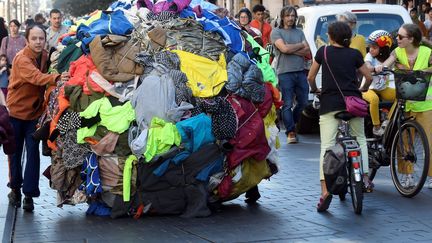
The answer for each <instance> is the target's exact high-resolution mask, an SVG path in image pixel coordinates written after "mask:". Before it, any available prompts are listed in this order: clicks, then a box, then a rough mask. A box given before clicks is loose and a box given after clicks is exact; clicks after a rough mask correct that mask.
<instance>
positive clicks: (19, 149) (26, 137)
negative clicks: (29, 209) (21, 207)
mask: <svg viewBox="0 0 432 243" xmlns="http://www.w3.org/2000/svg"><path fill="white" fill-rule="evenodd" d="M10 122H11V123H12V126H13V129H14V133H15V143H16V152H15V154H13V155H12V156H11V157H10V161H9V173H10V174H9V187H10V188H12V189H16V190H19V189H21V187H22V191H23V193H24V195H25V196H28V197H38V196H39V195H40V191H39V171H40V156H39V140H35V139H33V137H32V134H33V133H34V132H35V130H36V124H37V120H32V121H25V120H21V119H17V118H13V117H11V118H10ZM24 141H25V146H26V152H27V157H26V161H25V169H24V178H23V161H21V158H22V153H23V147H24Z"/></svg>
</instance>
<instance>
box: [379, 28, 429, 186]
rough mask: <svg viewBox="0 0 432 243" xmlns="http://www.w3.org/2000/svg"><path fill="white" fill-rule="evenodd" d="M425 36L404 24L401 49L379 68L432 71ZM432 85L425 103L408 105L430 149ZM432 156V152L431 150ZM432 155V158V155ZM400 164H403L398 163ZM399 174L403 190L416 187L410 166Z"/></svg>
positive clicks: (400, 34) (394, 52) (407, 110)
mask: <svg viewBox="0 0 432 243" xmlns="http://www.w3.org/2000/svg"><path fill="white" fill-rule="evenodd" d="M421 40H422V33H421V30H420V29H419V27H418V26H417V25H415V24H404V25H402V27H400V28H399V31H398V34H397V42H398V47H397V48H396V49H395V50H393V52H392V53H391V54H390V57H389V58H388V59H387V60H386V61H384V62H383V64H382V65H378V66H376V67H375V70H376V71H377V72H381V71H382V69H383V67H390V66H392V65H393V64H395V66H396V69H403V70H423V71H429V72H430V71H432V68H431V67H432V55H431V49H430V48H428V47H426V46H422V45H420V42H421ZM431 84H432V83H430V84H429V88H428V92H427V97H426V100H425V101H407V102H406V108H405V111H406V112H409V116H412V117H415V119H416V121H417V122H418V123H419V124H420V125H421V126H422V127H423V129H424V130H425V131H426V136H427V139H428V142H429V145H431V144H432V132H431V131H432V87H431ZM430 151H431V153H432V150H430ZM431 155H432V154H431ZM398 163H403V162H402V161H401V162H398ZM398 170H400V171H399V173H401V174H404V176H403V178H402V179H401V184H402V185H403V186H406V187H408V186H410V185H411V184H413V183H414V179H413V177H412V173H413V171H412V168H411V167H410V166H403V165H402V164H400V165H399V166H398ZM428 176H432V166H431V167H430V168H429V173H428ZM429 188H431V189H432V179H429Z"/></svg>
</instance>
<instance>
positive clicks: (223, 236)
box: [0, 135, 432, 243]
mask: <svg viewBox="0 0 432 243" xmlns="http://www.w3.org/2000/svg"><path fill="white" fill-rule="evenodd" d="M281 137H283V136H281ZM282 139H283V140H282V148H281V150H280V161H279V164H280V172H279V173H278V174H277V175H275V176H274V177H272V178H271V180H270V181H263V182H262V183H261V184H260V185H259V188H260V192H261V196H262V197H261V199H260V200H259V201H258V202H259V204H257V205H255V206H248V205H247V204H246V203H244V201H243V200H244V197H243V196H242V197H240V198H238V199H236V200H233V201H230V202H226V203H225V204H224V206H223V208H222V211H221V212H218V213H214V214H213V215H212V216H210V217H207V218H194V219H182V218H179V217H177V216H158V217H148V216H144V217H142V218H141V219H139V220H134V219H133V218H121V219H115V220H113V219H110V218H101V217H95V216H86V215H85V211H86V210H87V206H86V205H79V206H68V205H65V206H64V207H63V208H57V207H56V206H55V202H56V199H55V195H56V194H55V191H54V190H52V189H50V188H49V187H48V182H47V180H46V179H45V178H43V177H41V182H40V186H41V192H42V195H41V197H40V198H37V199H35V212H34V213H24V212H23V211H22V209H18V211H17V218H16V226H15V235H14V242H25V243H28V242H104V243H108V242H414V241H419V242H431V241H432V223H431V220H430V219H431V218H432V210H431V203H432V190H429V189H427V188H425V189H423V191H422V192H421V193H419V195H417V196H416V197H415V198H413V199H409V198H403V197H402V196H400V195H399V193H398V192H397V191H396V189H395V188H394V186H393V183H392V181H391V178H390V173H389V169H388V167H385V168H382V169H380V170H379V171H378V174H377V176H376V180H375V184H376V189H375V191H374V192H373V193H371V194H366V195H365V200H364V210H363V214H362V215H360V216H358V215H355V214H354V212H353V209H352V205H351V199H350V197H349V195H348V196H347V200H346V201H345V202H340V201H339V199H337V198H336V197H335V198H334V199H333V202H332V204H331V205H330V208H329V211H328V212H326V213H322V214H319V213H317V212H316V208H315V207H316V203H317V202H318V198H319V194H320V187H319V180H318V174H319V173H318V157H319V137H318V136H317V135H315V136H301V137H300V143H299V144H295V145H287V144H286V143H285V138H282ZM48 164H49V160H48V158H46V157H44V159H43V162H42V165H41V171H43V169H45V168H46V166H47V165H48ZM2 171H3V170H2ZM2 173H4V172H2ZM1 178H2V179H1V180H4V179H3V178H4V177H3V176H2V177H1ZM4 185H5V183H3V182H2V184H1V186H0V187H1V188H2V191H4V187H5V186H4ZM6 191H7V190H6ZM0 198H1V200H2V203H6V199H7V197H6V192H5V193H2V194H1V196H0ZM10 209H11V208H10V207H9V211H10ZM2 212H3V211H2ZM11 222H12V221H11V220H10V219H8V220H7V224H6V225H11ZM3 241H5V242H7V241H8V240H7V239H5V238H3Z"/></svg>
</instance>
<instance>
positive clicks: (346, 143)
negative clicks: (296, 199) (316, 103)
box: [315, 94, 363, 214]
mask: <svg viewBox="0 0 432 243" xmlns="http://www.w3.org/2000/svg"><path fill="white" fill-rule="evenodd" d="M315 96H316V98H317V99H319V95H318V94H315ZM334 117H335V118H336V119H337V120H339V125H338V132H337V135H336V144H340V145H341V146H342V148H343V150H344V153H345V156H344V157H345V165H346V170H347V175H348V176H347V183H346V185H347V187H348V188H349V193H350V194H351V201H352V205H353V208H354V212H355V213H356V214H361V212H362V210H363V168H362V159H361V149H360V145H359V143H358V142H357V139H356V137H355V136H352V135H351V134H350V120H351V119H352V118H354V117H355V116H353V115H352V114H351V113H349V112H347V111H340V112H338V113H336V114H335V115H334ZM347 192H348V190H347ZM345 196H346V193H344V194H339V198H340V200H341V201H344V200H345Z"/></svg>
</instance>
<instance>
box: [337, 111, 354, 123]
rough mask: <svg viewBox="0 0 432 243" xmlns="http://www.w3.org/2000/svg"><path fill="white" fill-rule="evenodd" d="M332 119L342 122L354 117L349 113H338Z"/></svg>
mask: <svg viewBox="0 0 432 243" xmlns="http://www.w3.org/2000/svg"><path fill="white" fill-rule="evenodd" d="M334 117H335V118H336V119H340V120H344V121H349V120H351V119H352V118H354V117H355V116H354V115H352V114H351V113H349V112H348V111H340V112H338V113H336V114H335V115H334Z"/></svg>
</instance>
